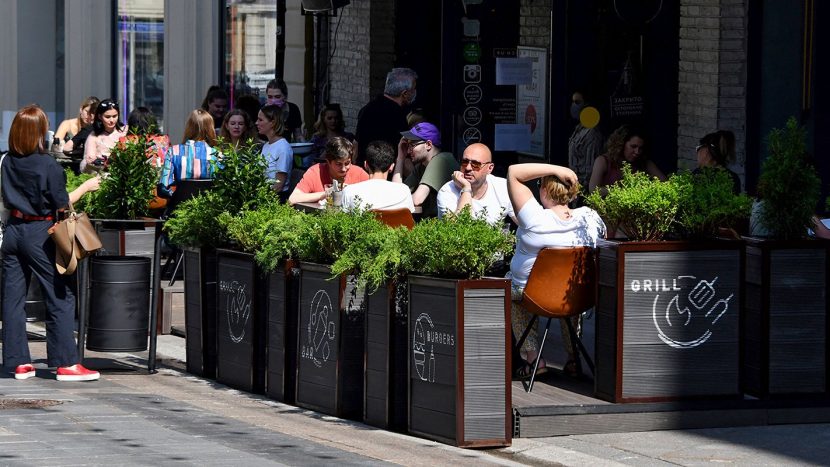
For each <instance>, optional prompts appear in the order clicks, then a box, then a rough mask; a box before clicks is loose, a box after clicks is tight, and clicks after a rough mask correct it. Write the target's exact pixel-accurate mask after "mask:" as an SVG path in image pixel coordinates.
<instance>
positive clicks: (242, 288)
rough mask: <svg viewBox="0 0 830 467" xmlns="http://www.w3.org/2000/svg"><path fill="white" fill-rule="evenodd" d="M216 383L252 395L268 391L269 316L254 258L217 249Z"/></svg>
mask: <svg viewBox="0 0 830 467" xmlns="http://www.w3.org/2000/svg"><path fill="white" fill-rule="evenodd" d="M217 253H218V261H217V294H216V295H217V302H216V305H217V306H216V315H217V316H216V334H217V366H216V380H217V381H218V382H220V383H224V384H227V385H228V386H231V387H234V388H237V389H241V390H244V391H249V392H257V393H262V392H263V391H264V389H265V342H264V341H265V339H264V330H265V321H264V317H265V313H264V308H263V304H262V303H259V301H258V300H257V297H258V296H259V295H260V290H259V289H260V287H261V285H260V284H258V274H257V270H256V267H255V264H254V256H253V255H251V254H248V253H241V252H238V251H233V250H217Z"/></svg>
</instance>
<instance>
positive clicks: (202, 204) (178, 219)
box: [164, 190, 227, 248]
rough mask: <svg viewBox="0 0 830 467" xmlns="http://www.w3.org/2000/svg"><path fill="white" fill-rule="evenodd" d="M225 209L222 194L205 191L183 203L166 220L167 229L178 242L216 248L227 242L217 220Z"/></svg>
mask: <svg viewBox="0 0 830 467" xmlns="http://www.w3.org/2000/svg"><path fill="white" fill-rule="evenodd" d="M222 211H223V202H222V199H221V198H220V197H219V194H218V193H215V192H213V191H210V190H208V191H204V192H202V193H199V194H198V195H196V196H194V197H193V198H190V199H189V200H187V201H184V202H182V203H181V204H179V206H178V207H177V208H176V210H175V211H174V212H173V215H172V216H170V218H169V219H167V221H166V222H165V223H164V230H165V231H167V235H168V236H169V237H170V242H171V243H173V244H174V245H179V246H185V247H194V248H196V247H212V248H215V247H218V246H220V245H222V244H224V243H226V242H227V236H226V232H225V230H224V229H223V228H222V226H221V225H220V224H219V222H218V221H217V219H218V218H219V215H220V214H221V213H222Z"/></svg>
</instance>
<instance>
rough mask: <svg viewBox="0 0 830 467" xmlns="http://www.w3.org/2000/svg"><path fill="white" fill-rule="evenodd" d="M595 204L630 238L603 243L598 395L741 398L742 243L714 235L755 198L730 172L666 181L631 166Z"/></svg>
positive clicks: (640, 398) (591, 203)
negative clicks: (739, 188)
mask: <svg viewBox="0 0 830 467" xmlns="http://www.w3.org/2000/svg"><path fill="white" fill-rule="evenodd" d="M587 203H588V205H589V206H591V207H593V208H594V209H596V210H597V212H598V213H599V214H600V215H601V216H602V217H603V219H605V221H606V224H607V225H619V226H620V227H621V228H622V229H623V230H624V231H625V232H626V233H627V234H628V235H629V240H628V241H601V242H599V245H598V247H599V254H598V266H599V268H598V270H599V278H600V280H599V283H598V300H597V306H596V316H597V319H596V354H595V361H596V373H595V378H594V384H595V392H596V394H597V396H598V397H600V398H603V399H607V400H611V401H614V402H634V401H655V400H673V399H679V398H686V397H699V396H737V395H739V394H740V387H739V310H740V300H741V280H742V276H741V271H742V267H741V266H742V252H743V249H742V248H743V247H742V244H741V243H740V242H737V241H717V240H712V238H713V237H714V235H715V231H716V229H717V228H718V227H724V226H729V225H730V224H731V223H733V222H735V221H737V220H739V219H741V218H742V217H745V216H746V215H748V208H749V206H750V202H749V200H748V199H747V198H746V197H745V196H743V195H741V196H736V195H734V194H733V193H732V185H731V181H730V180H729V177H728V176H726V175H725V174H719V173H716V172H708V171H704V172H703V173H701V174H694V175H693V174H680V175H675V176H673V177H671V178H670V179H669V180H668V181H666V182H661V181H659V180H657V179H654V178H651V177H649V176H648V175H646V174H643V173H632V172H631V171H630V169H629V168H627V167H626V168H624V176H623V179H622V180H621V181H620V182H618V183H617V184H615V185H612V186H610V187H609V188H608V193H607V195H606V196H604V197H603V196H601V195H600V194H599V193H598V192H594V193H592V194H590V195H589V196H588V197H587ZM724 223H725V224H724ZM669 236H673V237H674V238H673V239H671V240H666V239H665V238H666V237H669ZM645 362H648V364H647V365H646V364H645Z"/></svg>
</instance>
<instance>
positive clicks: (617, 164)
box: [588, 125, 666, 195]
mask: <svg viewBox="0 0 830 467" xmlns="http://www.w3.org/2000/svg"><path fill="white" fill-rule="evenodd" d="M645 144H646V143H645V138H643V135H642V133H640V131H639V130H637V129H636V128H634V127H633V126H630V125H623V126H621V127H619V128H617V129H616V130H614V132H613V133H611V136H609V137H608V143H607V145H606V151H605V154H603V155H601V156H599V157H597V159H596V160H595V161H594V168H593V170H592V171H591V181H590V182H589V185H588V191H589V192H593V191H594V190H597V189H598V190H600V193H602V194H603V195H604V194H605V191H606V190H605V187H606V186H608V185H613V184H614V183H616V182H617V181H618V180H621V179H622V164H623V162H627V163H629V164H631V169H632V171H634V172H645V173H647V174H649V175H651V176H652V177H657V178H658V179H660V180H662V181H665V180H666V176H665V175H664V174H663V172H661V171H660V169H659V168H657V165H655V164H654V162H652V161H651V160H649V159H648V157H647V156H646V153H645Z"/></svg>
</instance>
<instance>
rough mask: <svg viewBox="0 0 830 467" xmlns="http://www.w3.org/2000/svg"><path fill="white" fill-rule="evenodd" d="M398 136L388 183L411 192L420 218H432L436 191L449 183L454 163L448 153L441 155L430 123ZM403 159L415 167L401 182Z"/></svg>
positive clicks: (439, 142) (435, 202)
mask: <svg viewBox="0 0 830 467" xmlns="http://www.w3.org/2000/svg"><path fill="white" fill-rule="evenodd" d="M401 136H403V138H401V141H400V142H399V143H398V158H397V160H396V161H395V171H394V175H393V176H392V181H393V182H398V183H400V182H403V183H406V185H407V186H409V189H410V191H411V192H412V201H413V202H414V203H415V206H421V208H422V210H423V211H422V212H423V216H424V217H430V216H432V217H435V216H436V215H437V213H438V203H437V201H436V196H437V194H438V190H440V189H441V187H442V186H444V184H445V183H447V182H448V181H449V180H450V178H451V177H452V172H453V171H454V170H455V168H456V167H457V166H458V162H456V160H455V156H453V155H452V153H449V152H441V134H440V133H439V132H438V128H436V127H435V125H433V124H432V123H427V122H422V123H418V124H416V125H415V126H413V127H412V128H411V129H410V130H409V131H403V132H401ZM407 158H409V159H411V160H412V164H413V165H414V166H415V167H414V169H413V170H412V173H410V174H409V176H408V177H406V178H405V179H404V176H403V166H404V164H405V161H406V159H407Z"/></svg>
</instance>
